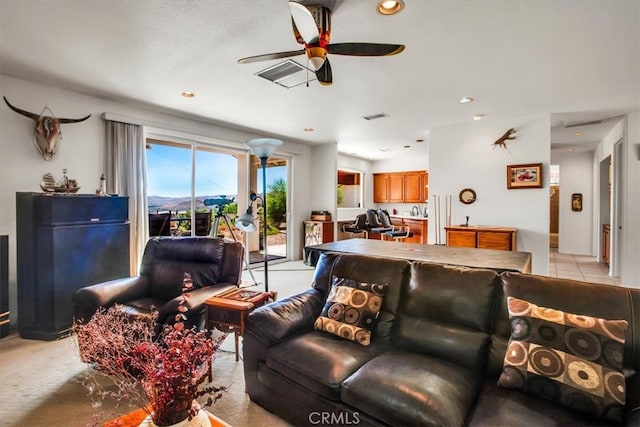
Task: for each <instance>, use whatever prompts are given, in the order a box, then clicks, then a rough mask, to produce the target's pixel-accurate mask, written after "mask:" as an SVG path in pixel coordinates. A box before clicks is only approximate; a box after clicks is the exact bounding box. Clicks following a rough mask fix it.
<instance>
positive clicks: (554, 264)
mask: <svg viewBox="0 0 640 427" xmlns="http://www.w3.org/2000/svg"><path fill="white" fill-rule="evenodd" d="M549 276H551V277H560V278H563V279H574V280H582V281H585V282H592V283H606V284H610V285H620V278H619V277H609V266H608V265H606V264H604V263H599V262H598V261H597V260H596V258H595V257H592V256H586V255H570V254H561V253H558V249H557V248H550V249H549Z"/></svg>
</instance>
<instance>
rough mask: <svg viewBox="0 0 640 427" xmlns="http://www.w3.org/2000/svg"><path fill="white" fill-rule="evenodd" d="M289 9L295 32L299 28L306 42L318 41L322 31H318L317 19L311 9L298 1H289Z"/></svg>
mask: <svg viewBox="0 0 640 427" xmlns="http://www.w3.org/2000/svg"><path fill="white" fill-rule="evenodd" d="M289 9H290V10H291V19H292V20H293V24H294V32H295V30H297V31H298V33H300V35H301V36H302V39H303V40H304V42H305V43H306V44H314V43H318V40H319V38H320V33H319V32H318V26H317V25H316V20H315V19H313V15H312V14H311V12H310V11H309V9H307V8H306V6H304V5H303V4H300V3H298V2H296V1H290V2H289Z"/></svg>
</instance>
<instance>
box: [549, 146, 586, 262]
mask: <svg viewBox="0 0 640 427" xmlns="http://www.w3.org/2000/svg"><path fill="white" fill-rule="evenodd" d="M553 163H555V164H558V165H560V212H559V214H560V217H559V219H560V224H559V232H558V235H559V241H558V252H560V253H567V254H574V255H593V256H595V253H594V251H593V236H594V233H593V224H594V211H593V203H594V202H593V190H594V185H593V184H594V182H593V152H591V151H589V152H577V153H576V152H574V153H567V155H562V156H560V155H558V156H556V157H554V162H553ZM573 193H582V211H580V212H574V211H572V210H571V195H572V194H573Z"/></svg>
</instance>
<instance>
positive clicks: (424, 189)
mask: <svg viewBox="0 0 640 427" xmlns="http://www.w3.org/2000/svg"><path fill="white" fill-rule="evenodd" d="M422 178H423V180H424V182H423V183H422V200H424V201H427V200H429V172H427V173H425V174H424V175H422Z"/></svg>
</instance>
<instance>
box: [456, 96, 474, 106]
mask: <svg viewBox="0 0 640 427" xmlns="http://www.w3.org/2000/svg"><path fill="white" fill-rule="evenodd" d="M470 102H473V98H471V97H470V96H466V97H464V98H460V99H458V104H468V103H470Z"/></svg>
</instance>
